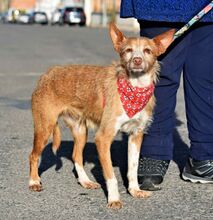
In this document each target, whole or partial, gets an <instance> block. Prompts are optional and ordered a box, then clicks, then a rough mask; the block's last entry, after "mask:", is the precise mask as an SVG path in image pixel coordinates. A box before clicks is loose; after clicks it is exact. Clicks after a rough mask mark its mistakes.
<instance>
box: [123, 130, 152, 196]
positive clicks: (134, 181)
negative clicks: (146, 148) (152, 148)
mask: <svg viewBox="0 0 213 220" xmlns="http://www.w3.org/2000/svg"><path fill="white" fill-rule="evenodd" d="M142 139H143V133H142V132H140V131H138V132H137V133H134V134H131V135H130V136H129V141H128V173H127V177H128V180H129V187H128V191H129V193H130V194H131V195H132V196H133V197H136V198H142V197H148V196H149V195H150V192H145V191H143V190H140V188H139V185H138V177H137V172H138V160H139V152H140V148H141V143H142Z"/></svg>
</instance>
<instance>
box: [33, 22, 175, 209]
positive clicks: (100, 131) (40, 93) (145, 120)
mask: <svg viewBox="0 0 213 220" xmlns="http://www.w3.org/2000/svg"><path fill="white" fill-rule="evenodd" d="M109 32H110V36H111V39H112V42H113V45H114V48H115V50H116V52H117V53H118V54H119V55H120V63H119V65H111V66H89V65H70V66H56V67H53V68H51V69H49V70H48V71H47V73H45V74H43V75H42V76H41V78H40V80H39V82H38V85H37V87H36V89H35V91H34V92H33V95H32V113H33V119H34V146H33V150H32V152H31V154H30V157H29V158H30V181H29V187H30V189H31V190H33V191H41V189H42V186H41V183H40V177H39V175H38V159H39V157H40V155H41V153H42V151H43V149H44V147H45V145H46V144H47V141H48V139H49V137H50V135H51V134H53V146H52V147H53V150H54V151H56V150H57V149H58V147H59V145H60V140H61V138H60V130H59V126H58V124H57V121H58V118H59V117H60V116H61V117H63V119H64V121H65V122H66V124H67V125H68V127H69V128H70V130H71V133H72V135H73V138H74V149H73V154H72V159H73V161H74V163H75V169H76V171H77V174H78V181H79V183H80V184H81V185H82V186H83V187H85V188H89V189H96V188H99V184H98V183H95V182H92V181H91V180H90V179H89V178H88V176H87V174H86V173H85V171H84V168H83V157H82V153H83V149H84V146H85V144H86V140H87V129H88V127H94V126H95V127H96V129H97V132H96V135H95V143H96V146H97V151H98V155H99V159H100V162H101V165H102V169H103V173H104V177H105V180H106V185H107V190H108V207H109V208H113V209H118V208H121V207H122V203H121V201H120V198H119V192H118V185H117V180H116V177H115V174H114V172H113V167H112V162H111V157H110V146H111V143H112V141H113V139H114V137H115V135H116V133H117V132H118V131H124V132H127V133H128V134H129V141H128V174H127V176H128V181H129V187H128V190H129V193H130V194H131V195H132V196H133V197H137V198H139V197H147V196H149V193H148V192H145V191H142V190H140V189H139V185H138V180H137V169H138V157H139V151H140V147H141V142H142V138H143V133H144V131H145V130H146V128H147V126H148V125H149V124H150V122H151V121H152V112H153V108H154V106H155V98H154V95H153V91H154V85H155V83H156V80H157V75H158V72H159V63H158V61H157V57H158V56H159V55H160V54H162V53H164V52H165V51H166V49H167V47H168V46H169V45H170V44H171V43H172V41H173V35H174V30H170V31H167V32H165V33H163V34H161V35H159V36H157V37H155V38H153V39H148V38H145V37H142V38H127V37H125V36H124V35H123V33H122V32H121V31H119V30H118V28H117V27H116V26H115V25H114V24H110V27H109Z"/></svg>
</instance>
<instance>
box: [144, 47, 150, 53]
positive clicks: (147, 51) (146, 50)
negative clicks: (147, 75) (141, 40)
mask: <svg viewBox="0 0 213 220" xmlns="http://www.w3.org/2000/svg"><path fill="white" fill-rule="evenodd" d="M143 52H144V53H146V54H151V53H152V51H151V50H150V49H149V48H145V49H144V50H143Z"/></svg>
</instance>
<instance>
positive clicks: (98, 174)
mask: <svg viewBox="0 0 213 220" xmlns="http://www.w3.org/2000/svg"><path fill="white" fill-rule="evenodd" d="M72 151H73V141H62V142H61V146H60V148H59V150H58V152H57V154H56V155H54V154H53V152H52V143H50V144H48V145H47V146H46V147H45V149H44V151H43V152H42V155H41V162H40V166H39V175H40V176H41V175H42V173H44V172H45V171H47V170H48V169H49V168H51V167H52V166H55V170H56V171H58V170H60V169H61V168H62V167H63V161H62V158H66V159H68V160H70V161H72V159H71V158H72ZM111 157H112V163H113V167H119V171H120V174H121V177H122V180H123V184H124V185H125V186H126V187H127V177H126V175H127V143H125V141H114V142H113V144H112V146H111ZM84 163H93V164H94V167H93V168H92V170H91V172H92V175H93V176H94V178H95V180H96V181H97V182H98V183H100V184H101V186H102V188H103V190H104V192H105V194H106V186H105V181H104V178H103V174H102V169H101V166H100V163H99V159H98V154H97V151H96V146H95V144H94V143H87V144H86V146H85V149H84ZM72 172H73V173H74V175H75V176H76V177H77V175H76V172H75V170H72Z"/></svg>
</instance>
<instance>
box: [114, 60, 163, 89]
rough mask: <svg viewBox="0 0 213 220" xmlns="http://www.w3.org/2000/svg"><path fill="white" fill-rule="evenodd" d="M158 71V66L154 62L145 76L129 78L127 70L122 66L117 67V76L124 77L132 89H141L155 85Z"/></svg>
mask: <svg viewBox="0 0 213 220" xmlns="http://www.w3.org/2000/svg"><path fill="white" fill-rule="evenodd" d="M159 71H160V65H159V63H158V62H155V64H154V65H153V67H152V68H151V69H150V70H149V71H148V72H147V73H145V74H143V75H142V76H139V77H131V76H130V74H128V72H127V70H126V69H125V68H124V67H123V66H122V65H117V73H118V75H124V76H125V77H126V78H127V79H128V80H129V81H130V83H131V84H132V86H134V87H138V88H143V87H147V86H150V85H151V84H152V83H154V84H155V83H156V82H157V80H158V75H159Z"/></svg>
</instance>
